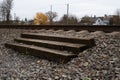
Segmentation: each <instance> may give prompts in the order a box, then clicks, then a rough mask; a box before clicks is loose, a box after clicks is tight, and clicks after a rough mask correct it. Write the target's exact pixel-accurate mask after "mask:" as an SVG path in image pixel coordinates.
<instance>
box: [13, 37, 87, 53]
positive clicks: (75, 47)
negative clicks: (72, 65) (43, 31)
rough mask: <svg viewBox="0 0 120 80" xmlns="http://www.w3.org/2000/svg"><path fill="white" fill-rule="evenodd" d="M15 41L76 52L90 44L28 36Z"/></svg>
mask: <svg viewBox="0 0 120 80" xmlns="http://www.w3.org/2000/svg"><path fill="white" fill-rule="evenodd" d="M15 41H17V42H19V43H24V44H29V45H36V46H40V47H46V48H51V49H57V50H62V51H63V50H67V51H70V52H73V53H74V54H79V52H81V51H83V50H85V49H87V48H88V46H86V45H84V44H75V43H68V42H58V41H49V40H36V39H27V38H17V39H15Z"/></svg>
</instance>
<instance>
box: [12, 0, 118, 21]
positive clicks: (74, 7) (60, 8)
mask: <svg viewBox="0 0 120 80" xmlns="http://www.w3.org/2000/svg"><path fill="white" fill-rule="evenodd" d="M68 3H69V4H70V10H69V13H70V14H74V15H76V16H77V17H82V16H84V15H89V16H91V15H97V16H103V15H104V14H109V15H110V14H114V13H115V11H116V9H119V8H120V0H14V7H13V10H12V14H14V13H16V15H17V16H19V17H20V18H22V19H24V18H25V17H26V18H29V19H33V18H34V16H35V14H36V13H37V12H43V13H45V12H47V11H49V10H50V5H53V11H55V12H57V13H58V16H59V17H61V16H62V15H63V14H66V4H68ZM59 17H58V18H59Z"/></svg>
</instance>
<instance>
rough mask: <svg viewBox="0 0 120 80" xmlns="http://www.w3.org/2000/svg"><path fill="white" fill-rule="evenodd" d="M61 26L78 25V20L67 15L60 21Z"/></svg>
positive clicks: (73, 16)
mask: <svg viewBox="0 0 120 80" xmlns="http://www.w3.org/2000/svg"><path fill="white" fill-rule="evenodd" d="M59 23H60V24H78V18H77V17H76V16H75V15H69V16H67V15H66V14H65V15H63V16H62V18H61V19H60V21H59Z"/></svg>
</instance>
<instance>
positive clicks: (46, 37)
mask: <svg viewBox="0 0 120 80" xmlns="http://www.w3.org/2000/svg"><path fill="white" fill-rule="evenodd" d="M21 37H22V38H31V39H40V40H51V41H61V42H68V43H77V44H86V45H88V46H89V47H92V46H95V41H94V38H76V37H66V36H62V35H59V36H58V35H50V34H49V35H47V34H40V33H23V34H21Z"/></svg>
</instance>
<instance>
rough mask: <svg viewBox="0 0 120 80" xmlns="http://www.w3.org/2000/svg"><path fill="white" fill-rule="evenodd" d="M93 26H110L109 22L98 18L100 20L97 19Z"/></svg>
mask: <svg viewBox="0 0 120 80" xmlns="http://www.w3.org/2000/svg"><path fill="white" fill-rule="evenodd" d="M93 25H109V20H108V19H104V18H100V17H98V18H96V20H95V22H94V23H93Z"/></svg>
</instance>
